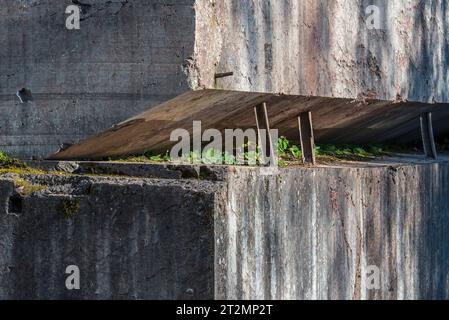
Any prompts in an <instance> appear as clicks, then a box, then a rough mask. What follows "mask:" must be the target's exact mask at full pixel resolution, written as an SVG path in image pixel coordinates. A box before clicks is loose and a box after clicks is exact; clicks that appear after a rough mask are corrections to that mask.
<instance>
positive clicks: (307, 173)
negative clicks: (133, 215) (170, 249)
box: [217, 163, 449, 299]
mask: <svg viewBox="0 0 449 320" xmlns="http://www.w3.org/2000/svg"><path fill="white" fill-rule="evenodd" d="M448 168H449V164H448V163H438V164H422V165H407V166H398V167H396V166H391V167H388V166H379V167H367V168H349V167H344V168H314V169H307V168H302V169H301V168H295V169H281V170H280V173H279V174H278V175H274V176H262V175H260V174H259V173H258V169H248V168H236V171H235V173H233V174H231V178H230V180H229V181H232V184H231V183H229V185H228V193H229V197H230V199H232V201H231V203H232V204H233V205H232V209H231V210H230V211H229V215H228V217H227V219H229V220H230V221H229V222H226V220H225V222H224V223H231V224H232V225H241V226H244V225H246V226H249V228H248V229H247V230H245V231H243V230H241V229H240V228H234V227H233V228H230V229H228V232H236V233H237V234H234V233H233V234H228V237H229V239H234V238H238V237H243V238H242V239H248V238H250V239H255V243H254V244H253V245H254V246H255V249H254V250H253V251H250V250H243V249H242V248H241V247H242V245H243V246H244V245H245V244H242V243H240V242H235V241H233V240H231V241H229V244H228V247H229V249H230V250H227V251H226V255H227V260H228V262H229V263H230V265H229V267H228V268H229V270H232V272H231V271H229V270H228V273H227V274H228V277H230V278H229V279H228V280H227V284H226V283H225V284H223V285H224V286H225V287H226V286H229V287H227V292H228V293H230V295H228V296H227V298H229V299H240V298H249V297H252V294H254V293H252V292H253V291H251V290H253V288H254V287H256V288H258V290H259V289H260V288H264V289H263V291H264V292H270V295H265V298H268V297H269V298H272V299H416V298H421V299H442V298H444V297H446V296H447V291H448V286H449V282H448V278H449V263H448V262H447V261H445V258H446V255H447V254H446V252H447V251H448V250H449V249H448V248H449V244H448V241H447V238H448V236H447V233H448V231H449V222H448V221H449V211H448V207H449V198H448V197H447V195H448V194H449V185H448V183H449V169H448ZM243 190H244V191H243ZM249 194H250V195H252V196H251V197H248V195H249ZM253 197H255V198H253ZM255 203H257V205H256V204H255ZM263 203H266V204H267V205H262V204H263ZM248 212H253V213H254V217H251V218H250V217H249V216H248ZM267 215H268V216H269V217H270V220H269V222H268V221H267V220H265V221H266V222H267V223H265V224H264V225H263V227H262V228H254V229H252V228H251V227H250V225H251V224H252V223H253V222H251V221H254V219H256V221H257V219H262V217H266V216H267ZM257 216H259V218H257ZM235 219H236V220H237V221H234V220H235ZM239 220H240V222H239ZM244 220H248V221H247V222H245V221H244ZM231 230H232V231H231ZM253 232H260V234H259V235H254V234H252V233H253ZM267 242H269V246H268V247H269V250H262V248H259V249H257V246H264V247H265V245H266V243H267ZM217 254H220V252H218V253H217ZM251 255H255V256H251ZM259 255H265V256H264V257H259ZM235 260H237V261H242V260H248V263H249V262H251V263H253V262H255V263H261V261H269V269H268V270H270V273H269V274H265V273H262V276H261V273H260V271H257V270H260V269H258V267H257V266H254V268H253V269H251V268H248V267H244V268H242V269H241V270H240V269H238V268H237V269H236V268H235V266H234V263H235V262H234V261H235ZM248 263H244V265H246V266H249V264H248ZM369 266H375V267H377V268H379V269H380V284H381V288H380V290H378V289H375V288H370V287H369V285H371V284H373V282H372V280H373V278H372V275H373V274H372V270H371V269H368V267H369ZM224 269H226V266H224ZM235 271H237V272H240V274H234V272H235ZM367 272H369V273H367ZM239 281H241V282H243V283H244V284H245V285H244V286H241V285H239V283H238V282H239ZM374 284H375V283H374ZM248 290H250V291H248ZM231 293H232V294H231Z"/></svg>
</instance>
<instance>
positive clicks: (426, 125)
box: [419, 112, 438, 160]
mask: <svg viewBox="0 0 449 320" xmlns="http://www.w3.org/2000/svg"><path fill="white" fill-rule="evenodd" d="M419 121H420V124H421V138H422V143H423V148H424V153H425V155H426V157H429V158H432V159H435V160H436V159H437V158H438V154H437V148H436V145H435V138H434V135H433V124H432V113H431V112H426V113H423V114H421V115H420V117H419Z"/></svg>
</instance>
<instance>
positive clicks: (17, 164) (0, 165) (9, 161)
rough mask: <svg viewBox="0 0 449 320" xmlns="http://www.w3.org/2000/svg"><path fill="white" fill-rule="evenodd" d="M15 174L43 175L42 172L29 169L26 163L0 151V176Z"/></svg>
mask: <svg viewBox="0 0 449 320" xmlns="http://www.w3.org/2000/svg"><path fill="white" fill-rule="evenodd" d="M3 173H16V174H44V173H45V172H43V171H42V170H37V169H34V168H30V167H29V166H28V165H27V164H26V163H24V162H22V161H20V160H18V159H15V158H12V157H10V156H8V155H7V154H6V153H4V152H2V151H0V174H3Z"/></svg>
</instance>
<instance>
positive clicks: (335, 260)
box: [0, 158, 449, 299]
mask: <svg viewBox="0 0 449 320" xmlns="http://www.w3.org/2000/svg"><path fill="white" fill-rule="evenodd" d="M38 165H42V164H38ZM79 165H80V167H82V163H80V164H79ZM126 165H127V166H129V167H132V166H136V167H135V168H129V169H128V172H132V171H133V170H134V172H138V171H139V170H143V172H146V170H150V169H148V168H142V167H140V168H139V166H138V165H132V164H126ZM47 166H49V164H47ZM91 166H93V164H91ZM123 166H124V164H123V165H122V168H121V169H120V170H123ZM151 166H152V165H150V167H151ZM154 166H156V165H154ZM99 167H101V165H99ZM103 168H104V167H103ZM110 170H112V169H110ZM152 170H153V172H157V171H156V169H155V168H153V169H152ZM223 170H224V171H223V177H225V178H224V181H207V180H199V179H198V178H195V177H191V178H189V179H172V178H170V177H169V176H165V174H166V168H165V167H164V166H161V168H160V174H161V177H162V179H148V178H141V177H140V178H135V177H134V178H133V177H124V176H121V177H118V176H117V177H115V176H114V177H105V176H94V175H90V176H85V175H83V176H78V175H43V176H42V175H37V176H32V175H28V176H24V177H23V178H24V179H26V180H27V181H29V182H30V183H33V184H40V185H45V186H47V187H46V188H45V189H44V190H41V191H38V192H36V193H34V194H30V195H28V196H22V197H19V199H21V200H20V201H21V205H18V203H17V201H18V197H17V176H15V175H11V174H7V175H2V176H1V178H0V203H1V204H2V205H1V206H0V248H1V250H0V298H1V299H12V298H27V299H35V298H42V299H50V298H59V299H69V298H81V299H104V298H112V299H163V298H165V299H179V298H183V299H189V298H199V299H203V298H204V299H207V298H209V299H212V298H217V299H242V298H243V299H415V298H421V299H447V298H449V296H448V292H449V290H448V289H449V288H448V285H449V262H448V261H449V257H448V255H447V252H449V248H448V243H449V241H448V240H449V239H448V234H449V232H448V231H449V230H448V228H449V223H448V221H449V216H448V215H449V199H448V197H447V195H448V194H449V161H448V160H447V159H442V160H440V161H435V162H425V161H422V160H421V161H412V159H411V158H410V159H408V160H407V163H405V164H401V163H400V162H398V159H392V160H391V161H385V162H384V163H372V164H369V165H363V164H359V165H351V166H333V167H329V166H324V167H316V168H304V167H303V168H301V167H298V168H286V169H279V170H276V169H271V168H245V167H226V168H223ZM104 173H105V174H107V173H108V172H104ZM136 175H137V176H139V175H140V176H142V174H138V173H137V174H136ZM67 200H70V201H78V203H79V204H80V207H79V210H78V211H77V212H76V214H74V215H71V216H70V217H67V212H66V211H67V210H65V209H64V205H63V204H64V201H67ZM19 207H21V208H22V209H21V210H18V208H19ZM72 264H74V265H78V266H79V268H80V271H81V290H80V291H68V290H66V288H65V284H64V282H65V279H66V277H67V275H66V274H65V268H66V267H67V266H68V265H72ZM372 265H374V266H377V267H378V268H379V269H380V279H381V287H380V290H368V289H367V287H366V284H367V282H368V280H367V276H368V275H369V273H368V271H367V270H368V267H369V266H372ZM190 289H193V294H192V290H190Z"/></svg>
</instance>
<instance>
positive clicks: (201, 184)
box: [0, 175, 217, 299]
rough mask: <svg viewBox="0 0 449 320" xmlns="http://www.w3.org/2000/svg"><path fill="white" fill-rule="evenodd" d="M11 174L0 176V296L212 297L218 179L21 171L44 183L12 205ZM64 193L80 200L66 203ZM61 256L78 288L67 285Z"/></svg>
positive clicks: (36, 297) (101, 297)
mask: <svg viewBox="0 0 449 320" xmlns="http://www.w3.org/2000/svg"><path fill="white" fill-rule="evenodd" d="M15 179H17V177H15V176H13V175H2V177H1V179H0V201H1V203H2V206H1V208H0V248H1V250H0V299H193V298H196V299H205V298H211V297H213V290H214V288H213V278H214V275H213V249H214V243H213V239H214V237H213V228H212V227H211V223H213V214H214V206H215V194H214V191H216V190H217V185H212V184H211V183H208V182H205V181H194V180H192V181H170V180H151V179H143V178H140V179H132V178H126V177H122V178H113V177H99V176H96V177H92V176H91V177H80V176H54V175H53V176H52V175H48V176H28V177H24V179H26V180H28V181H29V182H30V183H33V184H40V185H44V186H46V188H45V189H44V190H41V191H39V192H36V193H34V194H32V195H29V196H22V197H19V199H20V201H21V204H20V208H21V209H20V210H18V209H17V208H18V207H19V206H17V204H16V205H15V206H12V205H11V197H13V196H14V195H15V194H16V191H15V190H17V185H15V182H14V181H15ZM16 197H17V196H16ZM16 199H17V198H16ZM16 201H17V200H16ZM66 201H70V202H69V203H76V204H78V205H79V208H78V209H76V206H75V210H73V211H74V212H66V211H67V210H66V209H64V203H65V202H66ZM68 214H70V215H69V216H68ZM69 265H77V266H78V267H79V269H80V274H81V279H80V282H81V284H80V285H81V289H80V290H73V291H70V290H67V289H66V286H65V279H66V277H67V276H68V275H66V274H65V269H66V267H67V266H69Z"/></svg>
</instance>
